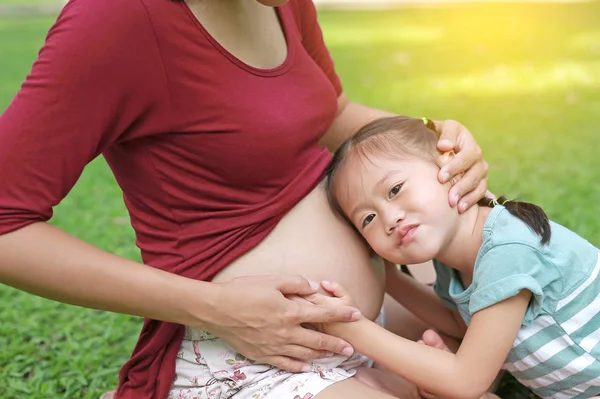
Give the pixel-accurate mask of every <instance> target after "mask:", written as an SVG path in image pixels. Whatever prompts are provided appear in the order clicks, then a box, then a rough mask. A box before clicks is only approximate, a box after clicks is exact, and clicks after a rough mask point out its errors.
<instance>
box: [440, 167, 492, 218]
mask: <svg viewBox="0 0 600 399" xmlns="http://www.w3.org/2000/svg"><path fill="white" fill-rule="evenodd" d="M469 173H471V171H469ZM486 191H487V180H485V179H483V180H478V179H477V178H476V177H473V175H470V174H467V175H465V176H464V177H463V178H462V179H460V180H459V181H458V183H456V184H455V185H454V186H453V187H452V188H451V189H450V193H449V196H450V197H449V201H450V199H451V198H455V199H458V200H457V203H455V204H454V205H458V212H459V213H463V212H464V211H466V210H467V209H469V208H470V207H471V206H473V205H475V204H476V203H477V202H478V201H479V200H480V199H482V198H483V197H484V196H485V193H486ZM450 206H453V205H452V203H450Z"/></svg>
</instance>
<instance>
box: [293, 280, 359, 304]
mask: <svg viewBox="0 0 600 399" xmlns="http://www.w3.org/2000/svg"><path fill="white" fill-rule="evenodd" d="M321 287H323V289H324V290H325V292H327V293H329V294H331V296H328V295H323V294H319V293H315V294H311V295H305V296H304V298H305V299H306V300H307V301H309V302H310V303H312V304H314V305H320V306H351V307H356V304H355V303H354V300H353V299H352V298H351V297H350V294H348V292H347V291H346V290H344V289H343V288H342V286H341V285H339V284H338V283H332V282H329V281H321Z"/></svg>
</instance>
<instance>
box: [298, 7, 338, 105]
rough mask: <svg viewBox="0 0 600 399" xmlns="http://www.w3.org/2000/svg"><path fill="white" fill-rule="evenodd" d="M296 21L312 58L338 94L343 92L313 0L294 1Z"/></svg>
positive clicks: (304, 44)
mask: <svg viewBox="0 0 600 399" xmlns="http://www.w3.org/2000/svg"><path fill="white" fill-rule="evenodd" d="M292 6H293V7H294V14H295V17H296V23H298V25H299V27H300V33H301V35H302V45H303V46H304V48H305V49H306V51H307V52H308V54H310V56H311V57H312V59H313V60H314V61H315V62H316V63H317V65H319V67H321V69H322V70H323V72H325V75H327V78H329V81H330V82H331V84H332V85H333V87H334V88H335V91H336V93H337V95H338V96H339V95H340V94H342V91H343V89H342V83H341V82H340V78H339V77H338V75H337V73H336V72H335V67H334V64H333V60H332V58H331V55H330V54H329V50H328V49H327V47H326V46H325V42H324V40H323V32H322V31H321V27H320V26H319V22H318V20H317V10H316V9H315V5H314V3H313V2H312V0H296V1H294V2H293V3H292Z"/></svg>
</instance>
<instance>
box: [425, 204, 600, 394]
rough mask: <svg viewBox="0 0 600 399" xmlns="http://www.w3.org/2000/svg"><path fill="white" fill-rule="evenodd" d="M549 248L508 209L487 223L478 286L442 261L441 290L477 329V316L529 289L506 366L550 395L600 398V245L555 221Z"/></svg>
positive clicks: (475, 279) (498, 208) (477, 268)
mask: <svg viewBox="0 0 600 399" xmlns="http://www.w3.org/2000/svg"><path fill="white" fill-rule="evenodd" d="M551 228H552V237H551V239H550V242H549V243H548V244H546V245H543V246H542V245H541V244H540V242H539V240H540V238H539V236H537V235H535V234H534V233H533V232H532V231H531V230H530V229H529V228H528V227H527V226H526V225H525V224H524V223H522V222H521V221H520V220H519V219H517V218H515V217H513V216H512V215H510V214H509V213H508V211H506V209H504V207H502V206H496V207H495V208H494V209H493V210H492V212H491V213H490V215H489V216H488V219H487V221H486V224H485V227H484V231H483V245H482V247H481V249H480V250H479V254H478V256H477V261H476V264H475V270H474V274H473V282H472V283H471V285H470V286H469V287H467V288H466V289H464V288H463V286H462V285H461V282H460V279H459V278H458V275H457V274H456V272H455V271H453V270H452V269H450V268H449V267H447V266H445V265H443V264H441V263H439V262H434V264H435V267H436V271H437V273H438V275H437V281H436V285H435V289H436V292H437V293H438V295H439V296H440V298H441V299H442V301H443V302H444V303H445V304H446V305H447V306H448V307H451V308H454V309H458V311H459V312H460V314H461V316H462V317H463V319H464V320H465V322H466V323H467V325H468V324H469V322H470V320H471V317H472V315H473V314H474V313H475V312H477V311H479V310H481V309H484V308H486V307H488V306H491V305H493V304H495V303H498V302H500V301H503V300H505V299H507V298H510V297H512V296H514V295H517V294H518V293H519V292H520V291H521V290H524V289H525V290H529V291H531V293H532V300H531V303H530V305H529V307H528V309H527V312H526V315H525V318H524V320H523V326H522V328H521V330H520V331H519V333H518V336H517V338H516V339H515V342H514V344H513V347H512V349H511V351H510V353H509V355H508V357H507V359H506V362H505V364H504V366H503V368H504V369H505V370H507V371H509V372H510V373H511V374H512V375H513V376H514V377H515V378H516V379H517V380H518V381H520V382H521V383H522V384H523V385H525V386H527V387H528V388H530V389H531V390H532V391H533V392H534V393H535V394H536V395H538V396H540V397H542V398H552V399H568V398H576V399H584V398H591V397H594V396H600V277H599V273H600V257H599V251H598V249H597V248H595V247H594V246H592V245H591V244H590V243H588V242H587V241H586V240H584V239H583V238H581V237H579V236H578V235H577V234H575V233H573V232H572V231H570V230H568V229H566V228H564V227H562V226H560V225H558V224H556V223H553V222H551Z"/></svg>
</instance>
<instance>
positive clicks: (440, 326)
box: [385, 261, 467, 339]
mask: <svg viewBox="0 0 600 399" xmlns="http://www.w3.org/2000/svg"><path fill="white" fill-rule="evenodd" d="M385 265H386V291H387V293H388V294H390V295H391V297H392V298H394V299H395V300H396V301H398V303H400V304H401V305H402V306H404V307H405V308H406V310H408V311H409V312H411V313H412V314H414V315H415V316H417V317H418V318H419V319H421V320H423V321H424V322H425V323H426V324H427V325H429V326H431V327H432V328H434V329H435V330H437V331H439V332H442V333H444V334H446V335H449V336H451V337H454V338H457V339H462V338H463V337H464V335H465V332H466V331H467V326H466V325H465V322H464V321H463V319H462V317H461V316H460V314H459V313H458V311H456V310H451V309H448V308H447V307H446V306H444V304H443V303H442V301H441V299H440V298H439V297H438V296H437V294H436V293H435V292H434V290H433V288H432V287H429V286H427V285H425V284H421V283H419V282H418V281H417V280H415V279H414V278H411V277H409V276H407V275H405V274H404V273H402V272H400V271H399V270H398V269H397V268H396V265H394V264H392V263H390V262H388V261H385Z"/></svg>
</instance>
